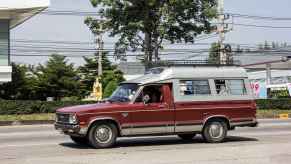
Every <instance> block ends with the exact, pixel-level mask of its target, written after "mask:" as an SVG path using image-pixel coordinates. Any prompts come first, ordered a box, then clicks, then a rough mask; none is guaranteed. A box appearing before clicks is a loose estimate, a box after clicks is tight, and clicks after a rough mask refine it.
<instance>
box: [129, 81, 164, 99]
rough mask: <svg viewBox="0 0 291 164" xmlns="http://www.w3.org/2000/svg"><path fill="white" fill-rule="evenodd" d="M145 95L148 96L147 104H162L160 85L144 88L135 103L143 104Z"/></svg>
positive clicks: (162, 97)
mask: <svg viewBox="0 0 291 164" xmlns="http://www.w3.org/2000/svg"><path fill="white" fill-rule="evenodd" d="M146 95H148V96H149V102H148V103H162V102H163V101H164V96H163V92H162V86H161V85H149V86H145V87H144V88H143V90H142V92H141V93H140V94H139V96H138V97H137V99H136V101H135V102H143V97H144V96H146Z"/></svg>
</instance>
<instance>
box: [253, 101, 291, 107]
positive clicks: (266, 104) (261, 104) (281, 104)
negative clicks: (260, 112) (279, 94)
mask: <svg viewBox="0 0 291 164" xmlns="http://www.w3.org/2000/svg"><path fill="white" fill-rule="evenodd" d="M256 102H257V108H258V109H277V110H291V99H261V100H257V101H256Z"/></svg>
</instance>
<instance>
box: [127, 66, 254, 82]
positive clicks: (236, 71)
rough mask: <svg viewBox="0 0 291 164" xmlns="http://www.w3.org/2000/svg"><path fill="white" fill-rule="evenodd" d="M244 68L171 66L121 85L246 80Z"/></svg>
mask: <svg viewBox="0 0 291 164" xmlns="http://www.w3.org/2000/svg"><path fill="white" fill-rule="evenodd" d="M247 77H248V75H247V72H246V70H245V69H244V68H242V67H238V66H220V67H214V66H171V67H158V68H152V69H150V70H149V71H148V72H147V73H146V74H145V75H144V76H141V77H139V78H136V79H133V80H129V81H125V82H123V83H137V84H141V85H143V84H148V83H163V82H166V81H167V80H171V79H211V78H224V79H227V78H247Z"/></svg>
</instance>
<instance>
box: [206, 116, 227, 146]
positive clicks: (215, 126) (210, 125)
mask: <svg viewBox="0 0 291 164" xmlns="http://www.w3.org/2000/svg"><path fill="white" fill-rule="evenodd" d="M226 135H227V125H226V123H225V122H224V121H222V120H214V121H210V122H207V123H206V125H205V127H204V128H203V132H202V136H203V138H204V139H205V141H206V142H209V143H220V142H223V140H224V139H225V137H226Z"/></svg>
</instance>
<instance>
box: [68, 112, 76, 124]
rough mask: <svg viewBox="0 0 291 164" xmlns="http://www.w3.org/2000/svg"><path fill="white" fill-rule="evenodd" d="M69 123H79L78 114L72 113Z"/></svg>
mask: <svg viewBox="0 0 291 164" xmlns="http://www.w3.org/2000/svg"><path fill="white" fill-rule="evenodd" d="M69 123H70V124H77V123H78V118H77V115H76V114H70V117H69Z"/></svg>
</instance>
